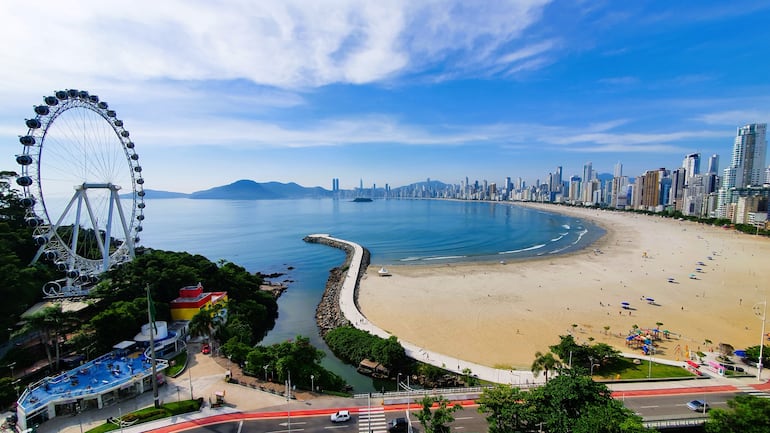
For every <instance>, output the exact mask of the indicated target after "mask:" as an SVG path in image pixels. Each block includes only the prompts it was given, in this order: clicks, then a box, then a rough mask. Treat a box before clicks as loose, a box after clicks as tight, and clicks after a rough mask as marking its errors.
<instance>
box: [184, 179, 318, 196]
mask: <svg viewBox="0 0 770 433" xmlns="http://www.w3.org/2000/svg"><path fill="white" fill-rule="evenodd" d="M331 196H332V193H331V191H329V190H326V189H323V188H321V187H320V186H316V187H313V188H306V187H304V186H300V185H297V184H296V183H294V182H291V183H280V182H267V183H257V182H254V181H253V180H246V179H243V180H239V181H236V182H233V183H231V184H229V185H223V186H217V187H214V188H211V189H207V190H204V191H196V192H194V193H192V194H190V195H189V198H192V199H209V200H278V199H297V198H327V197H331Z"/></svg>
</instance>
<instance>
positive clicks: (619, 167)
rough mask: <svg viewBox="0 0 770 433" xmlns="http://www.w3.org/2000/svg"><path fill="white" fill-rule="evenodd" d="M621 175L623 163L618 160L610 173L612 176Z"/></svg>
mask: <svg viewBox="0 0 770 433" xmlns="http://www.w3.org/2000/svg"><path fill="white" fill-rule="evenodd" d="M622 176H623V164H622V163H621V162H620V161H618V163H617V164H615V171H614V172H613V173H612V177H622Z"/></svg>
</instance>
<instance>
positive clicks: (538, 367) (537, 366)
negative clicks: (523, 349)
mask: <svg viewBox="0 0 770 433" xmlns="http://www.w3.org/2000/svg"><path fill="white" fill-rule="evenodd" d="M560 368H561V362H559V361H558V360H557V359H556V358H554V357H553V354H552V353H551V352H548V353H545V354H543V353H541V352H535V360H534V361H532V367H531V370H532V374H534V375H535V377H537V376H539V375H540V372H544V373H545V381H546V383H547V382H548V372H549V371H551V370H554V369H560Z"/></svg>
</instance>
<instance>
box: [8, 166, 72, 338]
mask: <svg viewBox="0 0 770 433" xmlns="http://www.w3.org/2000/svg"><path fill="white" fill-rule="evenodd" d="M15 178H16V173H15V172H12V171H0V296H2V298H3V299H8V300H13V302H3V303H0V338H1V339H2V340H4V341H5V340H7V339H8V337H9V332H8V329H12V328H13V327H14V326H15V324H16V323H17V322H18V321H19V316H20V315H21V314H22V313H23V312H24V311H25V310H26V309H27V308H29V307H30V306H31V305H32V304H34V303H35V301H37V300H38V299H40V297H41V296H42V291H41V288H42V287H43V284H45V283H46V282H47V281H51V280H53V279H55V278H56V277H57V275H58V274H57V273H56V271H55V270H54V269H53V268H52V267H50V266H46V265H45V264H37V265H35V266H29V263H30V262H31V261H32V258H33V257H34V255H35V253H36V252H37V247H36V246H35V245H34V243H33V241H32V229H31V228H30V227H28V226H27V224H26V223H25V221H24V212H25V211H24V208H23V207H22V206H21V204H20V200H21V197H20V195H19V192H18V191H17V190H15V189H12V187H11V185H12V184H13V183H14V182H13V180H14V179H15Z"/></svg>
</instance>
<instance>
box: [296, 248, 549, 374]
mask: <svg viewBox="0 0 770 433" xmlns="http://www.w3.org/2000/svg"><path fill="white" fill-rule="evenodd" d="M308 237H309V238H326V239H329V240H332V241H334V242H339V243H342V244H346V245H348V246H349V247H350V248H352V249H353V256H352V257H351V259H350V265H349V267H348V273H347V275H346V276H345V281H343V282H342V288H341V290H340V310H341V311H342V314H343V315H344V316H345V318H346V319H348V320H349V321H350V323H351V324H352V325H353V326H354V327H356V328H358V329H360V330H362V331H367V332H369V333H371V334H372V335H376V336H378V337H382V338H389V337H390V336H391V334H389V333H388V332H386V331H384V330H383V329H381V328H379V327H378V326H377V325H375V324H374V323H372V322H370V321H369V320H368V319H367V318H366V316H364V315H363V314H362V313H361V311H359V310H358V307H357V306H356V302H355V299H356V290H357V289H358V276H359V274H360V273H361V272H363V271H364V269H362V260H363V257H364V249H363V247H361V245H358V244H356V243H354V242H350V241H346V240H344V239H339V238H334V237H332V236H330V235H328V234H314V235H310V236H308ZM396 337H398V336H396ZM399 343H401V345H402V346H403V347H404V350H405V351H406V354H407V356H409V357H410V358H414V359H417V360H419V361H421V362H424V363H426V364H430V365H434V366H436V367H439V368H443V369H445V370H449V371H451V372H454V373H457V374H463V372H464V371H468V370H469V371H470V372H471V374H472V375H474V376H476V377H478V378H479V379H482V380H486V381H489V382H495V383H506V384H512V385H527V384H535V383H542V382H544V381H545V376H544V375H541V376H540V377H538V378H535V377H534V375H533V374H532V372H531V371H522V370H502V369H496V368H492V367H487V366H485V365H480V364H476V363H473V362H468V361H464V360H462V359H458V358H455V357H451V356H447V355H444V354H441V353H436V352H432V351H429V350H425V349H423V348H422V347H418V346H417V345H415V344H412V343H410V342H408V341H403V340H399Z"/></svg>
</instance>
